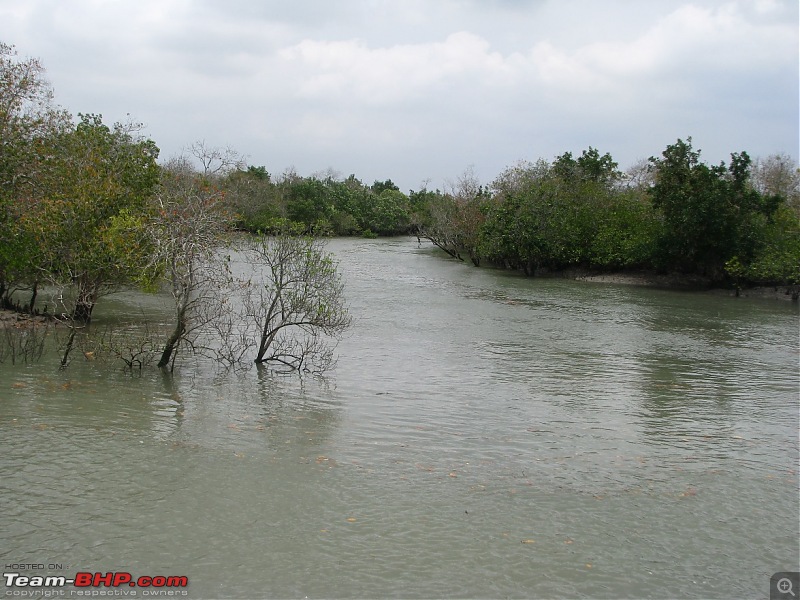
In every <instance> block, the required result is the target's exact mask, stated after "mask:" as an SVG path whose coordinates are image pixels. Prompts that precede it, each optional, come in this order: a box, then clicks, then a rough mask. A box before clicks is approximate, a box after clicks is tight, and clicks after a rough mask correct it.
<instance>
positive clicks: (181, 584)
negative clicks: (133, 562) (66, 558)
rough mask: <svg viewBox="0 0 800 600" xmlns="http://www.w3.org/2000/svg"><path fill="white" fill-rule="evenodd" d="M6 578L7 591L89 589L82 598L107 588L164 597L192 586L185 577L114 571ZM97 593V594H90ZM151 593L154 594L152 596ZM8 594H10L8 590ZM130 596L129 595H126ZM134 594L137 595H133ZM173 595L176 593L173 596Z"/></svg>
mask: <svg viewBox="0 0 800 600" xmlns="http://www.w3.org/2000/svg"><path fill="white" fill-rule="evenodd" d="M3 579H4V580H5V584H6V587H7V588H26V589H29V588H39V589H45V588H47V589H54V588H64V587H66V586H69V585H71V586H75V587H76V588H89V589H86V590H85V591H86V593H84V594H79V595H86V596H89V595H100V594H98V593H97V590H96V589H94V588H100V587H107V588H125V587H129V588H143V593H142V595H143V596H144V595H154V596H156V595H164V594H163V593H159V591H161V590H165V589H167V588H185V587H187V586H188V585H189V578H188V577H186V576H185V575H169V576H168V575H142V576H141V577H137V578H135V579H134V577H133V576H132V575H131V574H130V573H127V572H124V571H123V572H114V571H109V572H108V573H89V572H80V573H76V574H75V577H65V576H63V575H47V576H40V575H21V574H20V573H3ZM92 590H94V592H95V593H93V594H92V593H89V592H90V591H92ZM147 591H152V593H150V594H148V593H147ZM6 595H9V593H8V591H7V592H6ZM126 595H128V594H126ZM130 595H135V593H132V594H130ZM170 595H173V594H170Z"/></svg>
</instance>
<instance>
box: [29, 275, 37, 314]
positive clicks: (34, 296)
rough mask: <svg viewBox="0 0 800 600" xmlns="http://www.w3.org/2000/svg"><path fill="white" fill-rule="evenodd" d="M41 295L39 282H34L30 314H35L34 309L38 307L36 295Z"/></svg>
mask: <svg viewBox="0 0 800 600" xmlns="http://www.w3.org/2000/svg"><path fill="white" fill-rule="evenodd" d="M38 293H39V282H38V281H34V282H33V291H32V292H31V301H30V304H29V305H28V312H29V313H31V314H34V307H35V306H36V295H37V294H38Z"/></svg>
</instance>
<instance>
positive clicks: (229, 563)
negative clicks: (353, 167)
mask: <svg viewBox="0 0 800 600" xmlns="http://www.w3.org/2000/svg"><path fill="white" fill-rule="evenodd" d="M328 248H329V250H331V251H333V252H334V253H335V255H336V257H337V259H338V260H339V261H340V269H341V272H342V273H343V275H344V279H345V282H346V294H347V298H348V301H349V304H350V310H351V314H352V316H353V325H352V327H351V329H350V330H349V332H348V334H347V335H346V336H345V338H344V339H343V340H342V342H341V343H340V344H339V347H338V355H339V361H338V366H337V368H336V369H335V370H334V371H333V372H332V373H331V374H330V376H329V377H328V379H327V380H326V381H319V380H316V379H314V378H305V379H303V380H300V379H298V378H297V377H295V376H289V377H287V376H284V375H276V374H273V375H270V374H268V373H265V372H259V371H257V370H255V369H254V370H250V371H246V372H242V373H233V374H227V375H224V374H223V375H220V374H219V373H218V372H217V371H215V370H214V369H213V368H212V366H211V365H209V364H205V363H202V362H201V363H200V364H199V365H198V366H197V367H195V366H193V365H191V364H190V363H186V364H185V365H184V366H180V364H179V366H178V368H177V369H176V373H175V375H174V376H173V377H169V376H164V375H162V374H161V373H160V372H158V371H157V370H156V369H154V368H153V369H144V370H143V371H142V373H141V374H136V373H135V374H130V373H128V372H126V371H125V370H124V369H122V368H119V366H113V365H112V366H109V365H108V364H104V363H101V362H100V361H85V360H83V359H82V358H81V359H80V360H77V359H76V360H74V361H73V363H72V364H71V365H70V367H69V368H68V369H67V370H66V371H63V372H61V371H59V370H58V369H57V362H56V361H55V359H49V360H48V361H47V362H41V363H36V364H32V365H24V364H17V365H11V364H10V363H9V362H6V363H5V364H3V365H0V436H2V437H1V438H0V439H1V440H2V441H1V442H0V444H2V445H1V446H0V447H1V448H2V455H1V456H0V482H2V483H0V501H2V512H0V555H1V556H2V559H3V561H4V566H5V567H6V568H5V570H4V572H10V571H9V567H12V566H14V565H18V564H19V563H25V564H30V563H33V564H34V565H36V564H40V565H44V568H43V569H39V570H34V571H31V572H29V573H28V574H29V575H30V574H33V575H36V574H39V575H55V574H65V575H67V576H70V575H74V573H75V572H79V571H88V572H104V573H105V572H109V571H114V572H129V573H131V574H132V575H133V576H134V578H135V577H136V576H140V575H146V576H153V575H165V576H186V577H187V578H188V581H189V586H188V588H186V590H187V591H188V597H190V598H305V597H308V598H315V597H325V598H434V597H442V598H453V597H454V598H505V597H510V598H573V597H574V598H579V597H580V598H678V597H680V598H731V597H735V598H744V597H768V595H769V579H770V576H771V575H772V574H773V573H775V572H777V571H796V570H798V568H799V567H798V565H800V556H799V552H800V550H799V549H798V544H799V543H800V531H799V527H800V525H799V524H798V515H799V514H800V495H799V493H798V466H799V465H798V452H799V449H798V431H799V429H798V427H799V423H798V418H799V417H798V413H799V409H798V404H799V401H800V398H799V391H800V369H799V368H798V362H799V360H800V348H799V347H798V346H799V343H800V342H799V337H800V336H799V331H800V330H799V328H798V323H799V321H798V307H797V305H796V304H792V303H790V302H782V301H777V300H756V299H745V298H739V299H737V298H729V297H725V296H719V295H713V294H705V293H693V292H684V291H669V290H658V289H650V288H643V287H634V286H624V285H614V284H608V283H587V282H575V281H569V280H561V279H539V278H525V277H522V276H519V275H517V274H514V273H510V272H504V271H498V270H492V269H483V268H481V269H477V268H474V267H471V266H468V265H466V264H463V263H459V262H456V261H454V260H450V259H448V258H446V257H445V256H444V255H443V254H441V253H440V252H438V251H436V250H434V249H432V248H428V247H421V248H420V247H418V244H417V241H416V239H412V238H394V239H382V240H362V239H336V240H332V241H331V242H330V244H329V246H328ZM135 311H145V312H148V314H151V313H152V314H156V315H160V314H162V313H163V316H164V319H166V318H167V317H168V313H167V312H166V311H165V309H164V308H163V305H161V304H159V303H158V302H157V301H156V300H154V299H153V298H152V297H145V296H142V295H139V294H122V295H119V296H116V297H111V298H108V299H104V300H103V301H102V303H101V304H98V307H97V309H96V317H95V319H96V324H97V326H102V325H103V324H104V323H106V324H107V323H113V322H114V321H115V320H118V319H120V318H121V316H122V315H128V314H130V313H132V312H135ZM15 572H22V571H15ZM21 589H23V588H14V589H12V588H8V589H6V590H5V591H6V592H7V595H8V592H15V593H16V595H17V596H19V592H20V590H21ZM69 591H70V590H69V589H68V590H67V593H69ZM72 591H74V590H72ZM110 591H118V592H126V593H128V594H130V593H132V592H137V594H138V596H139V597H141V596H142V595H143V593H144V591H145V590H143V589H142V588H128V589H125V586H123V587H122V588H118V589H116V590H110Z"/></svg>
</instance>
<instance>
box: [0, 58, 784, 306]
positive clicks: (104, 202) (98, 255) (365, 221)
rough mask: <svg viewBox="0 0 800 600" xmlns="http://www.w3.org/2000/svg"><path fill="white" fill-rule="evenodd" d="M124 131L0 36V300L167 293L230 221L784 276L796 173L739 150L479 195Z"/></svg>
mask: <svg viewBox="0 0 800 600" xmlns="http://www.w3.org/2000/svg"><path fill="white" fill-rule="evenodd" d="M141 131H142V129H141V127H140V126H139V125H137V124H132V123H129V124H116V125H114V126H108V125H106V124H104V123H103V121H102V118H101V117H100V116H98V115H83V114H79V115H78V118H77V119H74V118H73V117H72V116H71V115H70V114H69V113H67V112H66V111H64V110H62V109H59V108H57V107H55V106H53V104H52V92H51V90H50V88H49V86H48V85H47V83H46V81H45V80H44V78H43V68H42V67H41V65H40V64H39V63H38V62H37V61H36V60H32V59H28V60H19V59H18V58H17V55H16V52H15V50H14V49H13V47H10V46H7V45H3V44H0V135H2V147H0V298H2V301H3V302H4V303H5V304H6V305H11V304H14V305H15V306H17V307H19V308H25V307H27V308H28V309H30V310H34V305H35V303H36V299H37V294H38V291H39V289H40V287H41V286H43V285H47V286H48V287H50V288H55V289H58V290H61V292H60V293H59V295H58V300H59V302H60V303H61V305H60V306H55V305H53V304H51V306H50V310H51V312H55V311H63V312H64V313H66V314H68V316H69V317H70V318H71V319H73V320H75V321H79V322H88V321H89V319H90V318H91V314H92V309H93V307H94V305H95V303H96V302H97V300H98V299H99V298H101V297H102V296H103V295H105V294H108V293H112V292H114V291H115V290H119V289H121V288H124V287H131V286H137V287H144V288H149V289H154V288H156V287H158V286H159V285H161V284H163V283H164V282H166V283H167V284H169V285H171V286H173V288H174V286H175V285H177V284H176V282H175V281H174V280H173V281H170V278H169V277H168V276H167V275H168V272H169V268H170V265H171V264H174V261H175V260H176V256H175V254H174V253H175V252H176V251H178V250H180V249H177V250H176V248H175V247H174V240H175V239H177V238H176V236H177V235H178V234H179V233H181V232H185V231H188V230H187V229H186V224H187V223H192V224H194V225H197V224H199V223H205V224H206V225H207V231H206V232H205V233H203V235H202V242H203V244H206V245H213V244H218V243H220V241H221V240H223V237H224V235H225V233H226V232H228V231H230V230H233V229H239V230H244V231H249V232H253V233H258V232H260V233H266V234H273V233H279V232H286V231H292V232H294V233H304V234H313V235H317V236H321V235H361V236H367V237H373V236H377V235H397V234H412V233H413V234H416V235H418V236H420V237H423V238H425V239H428V240H430V241H431V242H433V243H434V244H436V245H437V246H439V247H440V248H442V249H443V250H445V251H446V252H448V253H449V254H451V255H452V256H454V257H457V258H459V259H464V260H467V259H468V260H471V261H472V263H474V264H475V265H482V264H489V265H495V266H502V267H507V268H512V269H519V270H522V271H524V272H525V273H528V274H537V273H542V272H547V271H558V270H563V269H569V268H585V269H594V270H624V269H650V270H656V271H662V272H679V273H685V274H697V275H703V276H705V277H707V278H708V279H709V280H711V281H713V282H716V283H728V284H731V285H736V286H741V285H747V284H767V283H768V284H800V176H798V170H797V168H796V166H795V165H794V164H792V161H791V160H790V159H789V158H788V157H785V156H781V155H776V156H771V157H768V158H767V159H764V160H759V161H755V162H754V161H752V160H751V159H750V157H749V156H748V155H747V153H745V152H740V153H734V154H732V155H731V159H730V162H729V164H727V165H726V164H719V165H707V164H705V163H704V162H702V161H701V159H700V152H699V151H697V150H695V149H694V148H693V147H692V142H691V138H689V139H688V140H686V141H684V140H680V139H679V140H677V141H676V142H675V143H674V144H672V145H670V146H668V147H667V148H666V149H665V150H664V151H663V152H662V154H661V155H660V156H659V157H653V158H650V159H649V160H648V161H643V162H642V163H640V164H639V165H636V166H635V167H634V168H631V169H629V170H628V171H627V172H622V171H621V170H619V168H618V165H617V163H616V162H615V161H614V160H613V159H612V157H611V156H610V155H609V154H607V153H606V154H601V153H600V152H599V151H598V150H596V149H594V148H591V147H590V148H589V149H587V150H584V151H583V152H582V153H581V155H580V156H578V157H574V156H573V155H572V154H571V153H569V152H567V153H565V154H562V155H561V156H558V157H556V158H555V159H553V160H552V162H550V161H546V160H543V159H540V160H539V161H537V162H535V163H527V162H523V163H519V164H517V165H514V166H512V167H509V168H507V169H506V170H505V171H504V172H502V173H501V174H499V175H498V176H497V177H496V178H495V180H494V181H493V182H491V184H489V185H482V184H481V183H480V182H479V181H478V180H477V179H476V178H475V176H474V175H472V174H471V173H470V172H467V173H465V174H464V175H462V176H461V177H458V178H457V179H456V180H455V182H453V183H452V184H450V185H449V186H447V189H445V190H444V191H440V190H435V191H432V190H426V189H423V190H420V191H411V192H409V193H408V194H405V193H403V192H402V191H400V190H399V189H398V187H397V186H396V185H395V184H394V183H393V182H392V181H391V180H388V179H387V180H386V181H382V182H381V181H375V182H374V183H373V184H371V185H367V184H365V183H362V182H361V181H360V180H359V179H357V178H356V177H355V176H354V175H350V176H349V177H347V178H346V179H340V178H337V177H335V176H333V175H325V176H309V177H301V176H299V175H297V174H296V173H294V172H291V171H290V172H286V173H283V174H281V175H279V176H278V177H274V176H273V175H271V174H270V173H269V172H267V170H266V168H265V167H254V166H247V165H246V164H245V163H244V161H242V160H241V158H240V157H239V156H238V155H237V154H236V153H235V152H233V151H230V150H226V151H220V150H217V149H209V148H206V147H205V146H204V145H203V144H194V145H192V146H190V147H189V148H188V150H187V156H184V157H180V158H178V159H173V160H170V161H168V162H165V163H162V164H159V163H158V154H159V150H158V148H157V146H156V144H155V143H154V142H153V141H152V140H150V139H147V138H146V137H144V136H143V135H142V134H141ZM198 165H199V166H198ZM192 211H194V212H192ZM197 211H199V212H197ZM198 215H199V216H198ZM181 219H183V220H181ZM176 228H177V229H176ZM181 228H183V229H181ZM181 234H182V233H181ZM198 235H199V234H198ZM195 241H196V240H195ZM168 242H169V243H168ZM193 243H194V242H193ZM170 244H171V245H170ZM187 244H188V242H187ZM168 247H169V248H171V249H170V250H169V252H172V253H173V254H172V255H170V254H169V252H167V250H166V249H167V248H168ZM181 251H182V250H181ZM165 252H167V254H165ZM178 258H180V259H181V260H183V259H185V257H178ZM170 261H173V262H172V263H171V262H170ZM173 276H174V273H173ZM21 292H26V294H29V295H26V296H24V297H25V301H24V302H22V301H21V300H20V298H21V297H23V296H21V294H20V293H21ZM67 299H69V302H67Z"/></svg>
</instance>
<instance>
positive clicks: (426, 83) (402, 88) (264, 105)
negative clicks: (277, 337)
mask: <svg viewBox="0 0 800 600" xmlns="http://www.w3.org/2000/svg"><path fill="white" fill-rule="evenodd" d="M0 41H4V42H6V43H9V44H13V45H14V46H16V49H17V51H18V52H19V54H20V55H21V56H23V57H37V58H39V59H41V61H42V62H43V64H44V66H45V68H46V70H47V77H48V79H49V81H50V82H51V83H52V85H53V88H54V91H55V94H56V100H57V102H58V104H60V105H61V106H63V107H64V108H66V109H68V110H70V111H71V112H73V113H78V112H84V113H100V114H102V115H103V117H104V120H105V121H106V122H107V123H109V124H110V123H113V122H114V121H120V120H122V121H124V120H127V117H126V115H128V114H130V115H131V118H133V119H134V120H136V121H140V122H142V123H144V124H145V125H146V133H147V135H148V136H149V137H151V138H152V139H153V140H155V142H156V143H157V144H158V146H159V147H160V148H161V156H162V158H168V157H170V156H175V155H177V154H179V153H181V151H182V150H183V149H184V148H185V147H186V146H187V145H188V144H190V143H192V142H194V141H198V140H204V141H205V142H206V144H207V145H208V146H212V147H216V146H219V147H225V146H230V147H232V148H234V149H235V150H237V151H239V152H240V153H242V154H243V155H244V156H245V157H246V159H247V161H248V163H249V164H251V165H264V166H266V168H267V170H268V171H269V172H271V173H274V174H279V173H281V172H282V171H284V170H285V169H287V168H289V167H294V168H295V169H296V170H297V172H298V173H299V174H300V175H310V174H312V173H315V172H320V171H325V170H327V169H333V170H334V171H335V172H337V173H339V174H341V175H342V176H345V177H346V176H347V175H349V174H351V173H354V174H355V175H356V176H357V177H359V178H360V179H362V180H363V181H365V182H366V183H372V181H374V180H376V179H380V180H383V179H387V178H391V179H393V180H394V181H395V183H397V184H398V185H400V187H401V189H403V191H408V190H409V189H420V188H421V187H422V186H423V182H427V185H428V187H431V188H435V187H441V186H442V185H444V184H445V183H446V182H447V181H448V180H452V179H455V178H456V177H457V176H458V175H459V174H461V173H462V172H463V171H464V170H465V169H467V168H468V167H470V166H473V167H474V171H475V173H476V174H477V175H478V176H479V178H480V179H481V180H482V181H484V182H489V181H491V180H492V179H493V178H494V177H495V176H496V175H498V174H499V173H500V172H501V171H502V170H503V169H504V168H505V167H506V166H509V165H512V164H514V163H515V162H517V161H519V160H523V159H524V160H536V159H538V158H545V159H548V160H551V159H552V158H554V157H555V156H556V155H558V154H561V153H563V152H566V151H571V152H573V153H574V154H580V152H581V150H583V149H586V148H588V147H589V146H593V147H595V148H597V149H599V150H600V151H601V152H610V153H611V155H612V156H613V157H614V159H615V160H617V162H619V164H620V166H621V167H623V168H625V167H628V166H630V165H631V164H633V163H634V162H636V161H637V160H639V159H642V158H647V157H648V156H652V155H660V153H661V152H662V151H663V150H664V148H665V147H666V146H667V144H670V143H672V142H674V141H675V140H676V139H677V138H683V139H685V138H686V137H687V136H692V138H693V142H694V146H695V148H696V149H701V150H702V155H701V156H702V158H703V159H704V160H706V161H707V162H709V163H717V162H719V161H720V160H728V158H729V154H730V153H731V152H735V151H740V150H746V151H747V152H749V153H750V154H751V156H754V157H756V156H763V157H765V156H767V155H769V154H773V153H778V152H781V153H787V154H789V155H791V156H792V157H794V158H795V159H797V157H798V135H799V134H798V131H799V127H800V126H799V125H798V114H799V113H800V107H799V106H798V94H799V92H798V87H799V85H800V84H799V82H798V70H799V68H800V67H799V66H798V45H799V42H798V2H797V0H695V1H693V2H692V1H689V0H340V1H334V0H292V1H289V0H281V1H278V0H225V1H222V0H116V1H114V0H69V1H64V0H0Z"/></svg>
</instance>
